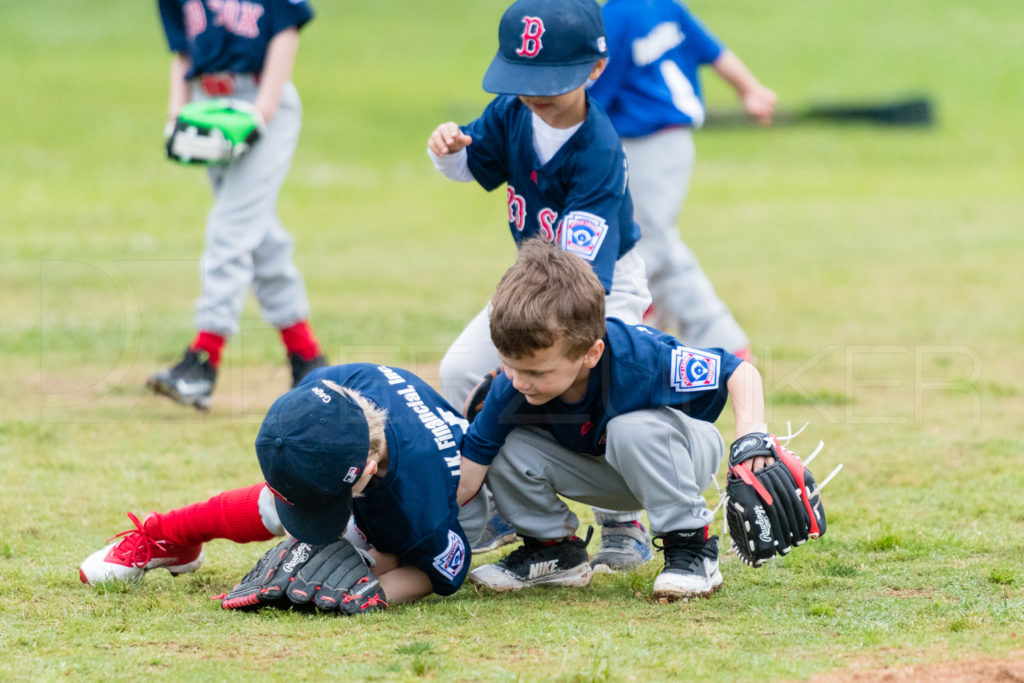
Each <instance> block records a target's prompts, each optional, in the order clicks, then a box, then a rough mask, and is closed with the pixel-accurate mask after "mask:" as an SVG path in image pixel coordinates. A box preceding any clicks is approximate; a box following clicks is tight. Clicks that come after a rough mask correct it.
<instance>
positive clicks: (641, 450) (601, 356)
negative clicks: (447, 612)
mask: <svg viewBox="0 0 1024 683" xmlns="http://www.w3.org/2000/svg"><path fill="white" fill-rule="evenodd" d="M490 329H491V339H492V340H493V342H494V344H495V346H496V347H497V349H498V354H499V356H500V358H501V361H502V363H503V366H504V374H502V375H500V376H499V377H498V378H496V379H495V381H494V384H493V386H492V387H491V390H490V392H489V393H488V395H487V400H486V401H485V402H484V405H483V409H482V410H481V412H480V414H479V415H478V416H477V417H476V419H475V420H474V421H473V423H472V424H471V425H470V428H469V431H468V432H467V434H466V438H465V439H464V441H463V447H462V455H463V462H462V478H461V481H460V484H459V500H460V501H464V500H467V499H469V498H470V497H471V495H472V494H473V493H475V492H476V490H477V489H478V488H479V486H480V484H481V483H482V482H483V479H484V476H485V475H486V476H487V483H488V485H489V487H490V489H491V491H492V492H493V494H494V500H495V503H496V505H497V507H498V511H499V512H500V513H501V514H502V516H503V517H504V518H505V519H507V520H508V521H509V522H510V523H511V524H512V526H513V527H514V528H515V530H516V531H517V533H518V534H519V535H520V536H522V537H523V539H524V543H523V545H522V546H521V547H520V548H518V549H517V550H515V551H513V552H512V553H511V554H510V555H508V556H507V557H505V558H504V559H502V560H501V561H499V562H497V563H495V564H489V565H485V566H482V567H478V568H477V569H475V570H473V571H472V572H471V573H470V577H469V578H470V581H472V582H474V583H476V584H479V585H483V586H486V587H488V588H491V589H493V590H496V591H509V590H518V589H521V588H525V587H528V586H533V585H540V584H547V585H561V586H585V585H587V584H588V583H589V582H590V577H591V574H592V571H593V570H592V568H591V566H590V563H589V561H588V557H587V551H586V541H583V540H581V539H579V538H577V537H576V536H575V535H574V534H575V531H576V529H577V527H578V524H579V522H578V520H577V518H576V515H575V514H574V513H573V512H572V511H571V510H570V509H569V507H568V506H567V505H566V504H565V503H564V502H563V501H562V500H561V499H560V498H559V496H563V497H565V498H568V499H571V500H576V501H579V502H582V503H586V504H589V505H597V506H601V507H604V508H608V509H611V510H636V509H640V508H643V509H645V510H647V514H648V516H649V518H650V523H651V532H652V534H653V535H654V537H655V540H656V545H659V547H660V549H661V550H663V551H664V553H665V567H664V569H663V571H662V572H661V574H659V575H658V577H657V579H656V580H655V583H654V595H655V597H656V598H665V599H669V600H676V599H686V598H690V597H697V596H704V597H706V596H708V595H710V594H711V593H713V592H715V591H717V590H718V589H719V588H720V587H721V585H722V575H721V573H720V572H719V570H718V537H717V536H710V537H709V536H708V524H709V523H710V522H711V519H712V513H711V511H710V510H709V509H708V507H707V503H706V501H705V499H704V498H703V497H702V496H701V492H702V491H703V490H704V489H705V488H706V487H707V486H708V485H710V484H711V481H712V479H713V477H714V474H715V472H716V470H717V469H718V466H719V463H720V462H721V460H722V456H723V454H724V448H725V446H724V443H723V440H722V436H721V435H720V434H719V432H718V430H717V428H716V427H715V426H714V424H713V422H714V420H716V419H717V418H718V416H719V414H720V413H721V411H722V409H723V408H724V406H725V402H726V400H727V399H730V398H731V399H732V404H733V412H734V414H735V418H736V437H737V438H739V437H742V436H744V435H746V434H748V433H751V432H765V431H766V425H765V423H764V419H765V418H764V397H763V389H762V385H761V377H760V375H759V374H758V372H757V370H756V369H755V368H754V366H753V365H751V364H750V363H747V362H744V361H741V360H740V359H739V358H737V357H736V356H733V355H732V354H730V353H727V352H726V351H724V350H722V349H692V348H689V347H686V346H683V345H682V344H681V343H680V342H679V341H678V340H676V339H675V338H673V337H671V336H670V335H667V334H664V333H661V332H658V331H656V330H652V329H650V328H647V327H644V326H642V325H627V324H626V323H623V322H622V321H621V320H618V319H616V318H608V319H606V318H605V315H604V291H603V288H602V287H601V283H600V282H599V281H598V279H597V277H596V276H595V275H594V272H593V270H592V269H591V268H589V267H588V266H587V264H586V263H584V262H583V260H582V259H579V258H577V257H576V256H573V255H572V254H568V253H566V252H564V251H560V250H558V249H557V248H554V247H552V246H551V245H548V244H545V243H544V242H542V241H540V240H530V241H528V242H526V243H524V244H523V246H522V248H521V249H520V252H519V258H518V260H517V262H516V264H515V266H513V267H512V268H511V269H510V270H509V271H508V272H507V273H506V274H505V275H504V277H503V278H502V280H501V282H500V283H499V284H498V288H497V290H496V292H495V295H494V297H493V298H492V300H491V316H490ZM769 462H770V460H769V459H765V458H759V459H756V460H755V462H754V463H752V464H753V468H754V469H760V467H762V466H764V465H765V464H768V463H769ZM588 540H589V539H588Z"/></svg>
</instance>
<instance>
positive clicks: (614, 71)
mask: <svg viewBox="0 0 1024 683" xmlns="http://www.w3.org/2000/svg"><path fill="white" fill-rule="evenodd" d="M602 13H603V15H604V26H605V37H606V39H607V41H608V64H607V66H605V69H604V72H603V73H602V74H601V76H600V77H599V78H598V79H597V80H596V81H593V82H592V83H590V85H589V86H588V87H587V92H588V93H590V96H591V97H593V98H594V99H595V100H597V101H598V102H600V103H601V106H602V107H604V109H605V111H608V112H609V113H610V112H611V110H612V108H613V107H614V103H615V97H616V95H617V94H618V92H619V91H620V90H621V89H622V86H623V83H624V82H625V80H626V79H627V78H628V77H629V72H630V68H631V66H632V63H633V58H632V56H631V54H630V46H629V42H630V36H631V35H632V31H633V29H632V28H631V27H630V16H631V15H632V12H630V11H628V7H627V6H625V5H623V4H621V3H614V2H609V3H606V4H605V6H604V8H603V9H602Z"/></svg>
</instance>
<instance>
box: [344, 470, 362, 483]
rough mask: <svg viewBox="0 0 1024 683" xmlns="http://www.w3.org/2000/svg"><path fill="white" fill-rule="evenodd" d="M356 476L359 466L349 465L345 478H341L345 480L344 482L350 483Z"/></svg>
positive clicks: (357, 476) (357, 475)
mask: <svg viewBox="0 0 1024 683" xmlns="http://www.w3.org/2000/svg"><path fill="white" fill-rule="evenodd" d="M358 478H359V468H358V467H349V468H348V472H347V473H346V474H345V478H344V479H342V481H343V482H345V483H346V484H351V483H352V482H354V481H355V480H356V479H358Z"/></svg>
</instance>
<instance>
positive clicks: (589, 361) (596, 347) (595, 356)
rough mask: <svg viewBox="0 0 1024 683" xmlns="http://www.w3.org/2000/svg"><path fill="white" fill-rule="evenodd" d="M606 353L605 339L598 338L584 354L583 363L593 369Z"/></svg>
mask: <svg viewBox="0 0 1024 683" xmlns="http://www.w3.org/2000/svg"><path fill="white" fill-rule="evenodd" d="M602 354H604V339H597V340H595V341H594V343H593V344H592V345H591V346H590V348H589V349H587V350H586V352H585V353H584V354H583V365H585V366H586V367H588V368H590V369H593V368H594V366H596V365H597V363H598V361H600V360H601V356H602Z"/></svg>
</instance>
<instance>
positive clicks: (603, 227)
mask: <svg viewBox="0 0 1024 683" xmlns="http://www.w3.org/2000/svg"><path fill="white" fill-rule="evenodd" d="M558 233H559V244H558V246H559V247H561V248H562V251H567V252H569V253H570V254H576V255H577V256H581V257H583V258H584V259H586V260H587V261H593V260H594V258H596V257H597V251H598V250H599V249H600V248H601V243H602V242H604V238H605V235H607V234H608V223H606V222H605V220H604V219H603V218H601V217H600V216H597V215H594V214H592V213H588V212H586V211H572V212H571V213H569V214H568V215H566V216H565V217H564V218H562V222H561V224H560V225H559V226H558Z"/></svg>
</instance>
